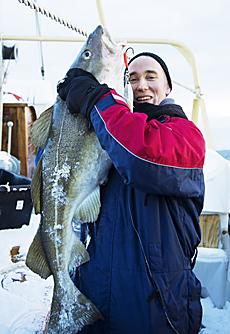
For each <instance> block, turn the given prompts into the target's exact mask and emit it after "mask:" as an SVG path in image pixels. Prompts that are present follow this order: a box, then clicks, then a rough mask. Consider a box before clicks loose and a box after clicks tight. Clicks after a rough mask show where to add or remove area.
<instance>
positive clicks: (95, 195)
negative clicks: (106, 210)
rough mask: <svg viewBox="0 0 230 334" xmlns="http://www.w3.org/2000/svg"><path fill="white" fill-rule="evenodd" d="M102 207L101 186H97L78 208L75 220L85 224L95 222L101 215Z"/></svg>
mask: <svg viewBox="0 0 230 334" xmlns="http://www.w3.org/2000/svg"><path fill="white" fill-rule="evenodd" d="M100 207H101V201H100V186H97V187H96V188H95V189H94V191H93V192H92V193H90V194H89V196H87V197H86V198H85V199H84V201H83V202H82V203H81V204H80V205H79V206H78V207H77V209H76V210H75V213H74V218H75V219H76V220H79V221H81V222H83V223H92V222H95V221H96V220H97V217H98V215H99V212H100Z"/></svg>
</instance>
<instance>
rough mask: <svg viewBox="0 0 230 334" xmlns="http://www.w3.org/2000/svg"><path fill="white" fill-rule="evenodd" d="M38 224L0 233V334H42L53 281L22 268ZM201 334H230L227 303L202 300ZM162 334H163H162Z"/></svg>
mask: <svg viewBox="0 0 230 334" xmlns="http://www.w3.org/2000/svg"><path fill="white" fill-rule="evenodd" d="M38 224H39V216H35V215H34V214H32V216H31V221H30V225H29V226H23V227H22V228H20V229H16V230H4V231H0V254H1V259H0V283H1V285H0V310H1V317H0V334H42V333H43V330H42V328H44V323H45V319H46V317H47V314H48V312H49V307H50V301H51V298H52V289H53V280H52V278H49V279H47V280H43V279H41V278H40V277H39V276H38V275H36V274H34V273H32V272H31V271H30V270H29V269H28V268H27V267H26V266H25V262H24V259H25V254H26V253H27V250H28V247H29V245H30V243H31V241H32V239H33V236H34V234H35V232H36V230H37V227H38ZM13 246H20V251H19V259H21V261H19V262H16V263H13V262H12V261H11V256H10V250H11V248H12V247H13ZM202 305H203V321H202V322H203V325H204V326H205V328H204V329H203V330H202V334H217V333H218V334H230V303H229V302H227V303H226V305H225V307H224V308H223V309H217V308H215V307H213V304H212V302H211V300H210V298H205V299H202ZM162 334H163V333H162Z"/></svg>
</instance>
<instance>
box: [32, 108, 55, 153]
mask: <svg viewBox="0 0 230 334" xmlns="http://www.w3.org/2000/svg"><path fill="white" fill-rule="evenodd" d="M53 108H54V106H52V107H50V108H49V109H46V110H45V111H43V113H41V115H40V117H39V118H38V119H37V120H36V121H35V122H34V123H33V126H32V128H31V141H32V143H33V144H34V145H35V146H36V147H41V148H44V147H45V145H46V141H47V138H48V135H49V131H50V125H51V121H52V115H53Z"/></svg>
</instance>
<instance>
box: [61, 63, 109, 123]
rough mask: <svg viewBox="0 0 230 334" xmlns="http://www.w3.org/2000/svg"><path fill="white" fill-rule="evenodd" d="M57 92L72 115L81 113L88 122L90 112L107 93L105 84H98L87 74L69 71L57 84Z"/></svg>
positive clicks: (77, 70) (73, 70)
mask: <svg viewBox="0 0 230 334" xmlns="http://www.w3.org/2000/svg"><path fill="white" fill-rule="evenodd" d="M57 92H58V94H59V96H60V97H61V98H62V100H64V101H66V104H67V107H68V109H69V111H70V112H71V113H72V114H76V113H79V112H80V113H81V114H83V115H84V116H85V117H86V118H87V119H88V120H90V112H91V110H92V109H93V106H94V104H95V103H96V102H97V101H98V100H99V99H100V97H101V96H102V95H104V94H105V93H107V92H109V88H108V86H107V85H106V84H102V85H101V84H100V83H99V82H98V81H97V79H96V78H95V77H94V76H93V75H92V74H91V73H89V72H86V71H84V70H82V69H79V68H74V69H71V70H69V71H68V72H67V75H66V77H65V78H64V79H63V80H62V81H60V82H59V84H58V86H57Z"/></svg>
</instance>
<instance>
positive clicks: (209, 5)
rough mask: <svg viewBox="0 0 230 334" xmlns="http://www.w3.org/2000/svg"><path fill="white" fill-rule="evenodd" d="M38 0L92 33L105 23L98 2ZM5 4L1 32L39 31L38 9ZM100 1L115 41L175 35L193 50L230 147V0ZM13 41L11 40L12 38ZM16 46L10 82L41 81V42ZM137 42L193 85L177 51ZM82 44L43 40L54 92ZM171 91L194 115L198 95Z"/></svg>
mask: <svg viewBox="0 0 230 334" xmlns="http://www.w3.org/2000/svg"><path fill="white" fill-rule="evenodd" d="M37 3H39V4H40V5H42V6H44V7H46V8H47V9H49V10H50V11H52V12H54V13H55V14H57V15H59V16H61V17H63V18H66V19H67V20H68V21H70V22H72V23H73V24H75V25H79V26H80V27H82V28H84V29H85V30H86V31H88V32H91V31H92V30H94V28H95V27H96V26H97V25H98V24H99V23H100V22H99V17H98V13H97V8H96V1H95V0H88V1H83V2H82V1H79V0H66V1H62V0H40V1H39V0H37ZM0 4H1V8H0V31H1V32H2V34H3V35H35V34H36V25H35V14H34V11H33V10H31V9H30V8H28V7H26V6H24V5H23V4H20V3H19V2H18V1H17V0H8V1H7V2H6V1H4V0H0ZM101 4H102V6H103V9H104V14H105V19H106V26H107V28H108V29H109V31H110V33H111V34H112V36H113V37H114V38H115V39H127V38H164V39H173V40H177V41H179V42H181V43H184V44H186V45H187V46H188V47H189V48H190V49H191V50H192V52H193V53H194V55H195V58H196V62H197V66H198V70H199V77H200V85H201V88H202V91H203V93H204V99H205V103H206V107H207V112H208V115H209V119H210V123H211V128H212V129H213V131H214V142H215V143H216V146H217V148H222V147H226V148H230V139H229V136H226V133H227V132H229V131H230V108H229V104H230V103H229V102H230V94H229V92H230V89H229V88H230V83H229V78H230V45H229V42H228V41H229V36H228V35H229V31H230V20H229V12H230V4H229V1H228V0H218V1H217V0H216V1H214V0H211V1H210V0H193V1H185V0H174V1H172V0H161V1H160V2H159V1H156V0H142V1H136V0H132V1H131V0H129V1H124V0H116V1H112V0H101ZM39 21H40V28H41V33H42V34H43V35H49V36H65V37H75V36H76V33H74V32H72V31H71V30H69V29H67V28H65V27H63V26H61V25H59V24H57V23H55V22H53V21H51V20H49V19H48V18H45V17H43V16H42V15H40V14H39ZM77 36H78V35H77ZM10 44H11V45H12V42H11V43H10V42H8V45H10ZM17 46H18V50H19V57H18V61H17V62H14V63H13V62H11V64H10V65H9V71H8V73H9V74H8V81H10V80H13V79H19V78H20V79H21V78H23V79H25V80H40V79H41V75H40V56H39V44H38V43H31V42H27V43H26V42H17ZM132 46H134V49H135V51H136V52H139V51H142V50H149V51H153V52H156V53H158V54H160V55H161V56H162V58H164V59H165V61H166V63H167V64H168V67H169V69H170V73H171V76H172V79H173V80H175V81H178V82H180V83H181V84H184V85H186V86H188V87H191V88H193V81H192V75H191V69H190V67H189V66H188V64H187V63H186V61H185V60H184V58H183V57H182V56H181V55H180V54H179V53H178V51H177V50H176V49H173V48H172V47H169V46H156V45H151V46H150V45H146V46H145V45H141V46H140V45H132ZM80 47H81V44H80V43H62V44H60V43H59V44H58V43H43V52H44V63H45V76H46V79H47V81H49V82H50V83H51V87H52V89H53V90H55V87H56V83H57V81H58V80H59V79H60V78H62V77H63V75H64V74H65V72H66V71H67V70H68V67H69V66H70V65H71V64H72V61H73V59H74V58H75V57H76V54H77V52H78V51H79V49H80ZM31 82H32V81H31ZM171 95H172V97H175V99H176V102H177V103H179V104H181V105H182V106H183V107H184V109H185V112H186V113H187V114H188V116H189V115H190V114H191V109H192V99H193V95H192V94H191V93H190V92H188V91H186V90H184V89H182V88H180V87H178V86H176V85H174V89H173V92H172V94H171ZM223 119H224V120H223ZM217 128H218V129H217ZM217 132H218V134H217ZM220 134H221V136H220Z"/></svg>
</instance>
